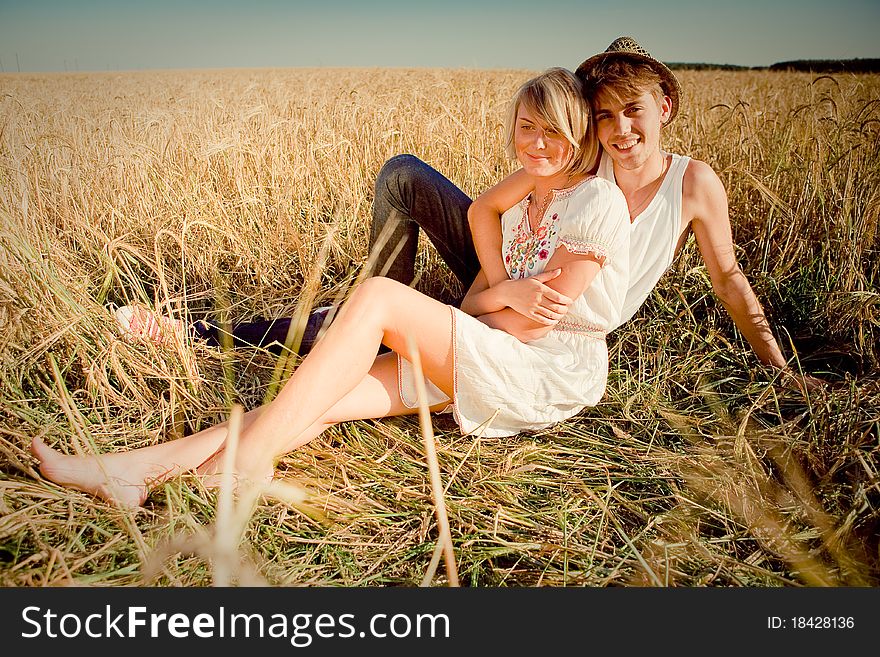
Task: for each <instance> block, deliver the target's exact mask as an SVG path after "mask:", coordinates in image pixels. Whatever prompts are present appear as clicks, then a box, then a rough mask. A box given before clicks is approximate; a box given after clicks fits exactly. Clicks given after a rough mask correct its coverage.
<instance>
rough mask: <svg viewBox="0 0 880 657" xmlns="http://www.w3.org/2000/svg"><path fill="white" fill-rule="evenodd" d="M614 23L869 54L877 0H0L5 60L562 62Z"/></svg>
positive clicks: (81, 64)
mask: <svg viewBox="0 0 880 657" xmlns="http://www.w3.org/2000/svg"><path fill="white" fill-rule="evenodd" d="M623 34H628V35H631V36H634V37H635V38H636V39H637V40H639V41H640V42H641V43H642V44H643V45H644V46H645V47H646V48H647V49H648V50H650V51H651V52H652V54H654V55H655V56H656V57H658V58H659V59H662V60H664V61H668V62H711V63H716V64H739V65H744V66H763V65H769V64H772V63H774V62H777V61H783V60H790V59H838V58H841V59H848V58H853V57H860V58H869V57H870V58H880V46H878V44H880V0H821V1H820V0H727V1H726V2H723V3H713V2H711V1H710V0H666V1H665V2H664V1H663V0H630V1H624V0H603V1H601V2H595V1H593V0H543V1H542V0H535V1H531V2H527V1H524V0H445V1H441V0H372V1H371V0H360V1H358V0H309V1H303V0H287V1H283V0H250V1H248V0H151V1H150V2H140V3H132V2H128V1H126V0H0V64H2V67H3V70H4V71H6V72H10V71H17V70H21V71H64V70H80V71H85V70H98V71H105V70H130V69H152V68H203V67H209V68H226V67H276V66H277V67H288V66H346V67H348V66H367V67H374V66H380V67H387V66H406V67H424V66H432V67H433V66H437V67H450V68H524V69H533V70H539V69H544V68H546V67H548V66H567V67H569V68H574V67H576V66H577V65H578V64H579V63H580V62H581V60H583V59H584V58H585V57H587V56H588V55H591V54H593V53H594V52H598V51H600V50H604V49H605V47H606V46H607V45H608V44H609V43H610V42H611V41H612V40H613V39H614V38H615V37H617V36H619V35H623Z"/></svg>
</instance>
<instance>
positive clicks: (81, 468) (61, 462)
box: [31, 438, 149, 508]
mask: <svg viewBox="0 0 880 657" xmlns="http://www.w3.org/2000/svg"><path fill="white" fill-rule="evenodd" d="M31 453H32V454H33V455H34V456H35V457H37V459H38V460H39V461H40V472H41V473H42V474H43V476H44V477H45V478H46V479H48V480H49V481H52V482H55V483H56V484H58V485H60V486H65V487H67V488H74V489H76V490H79V491H83V492H84V493H90V494H92V495H95V496H97V497H100V498H101V499H102V500H106V501H107V502H110V503H111V504H115V505H117V506H120V507H124V508H136V507H140V506H142V505H143V503H144V501H145V500H146V499H147V495H148V493H149V490H148V489H147V485H146V484H145V483H144V480H141V481H140V482H137V480H135V482H136V483H133V482H132V481H131V480H130V477H131V474H132V473H129V472H127V471H125V470H122V469H120V468H119V465H118V464H114V462H113V461H114V459H113V458H112V457H113V455H112V454H108V455H107V456H103V457H97V456H68V455H67V454H62V453H61V452H57V451H55V450H54V449H52V448H51V447H49V446H48V445H47V444H46V443H44V442H43V441H42V440H40V439H39V438H34V439H33V441H32V442H31ZM114 465H116V467H115V468H114Z"/></svg>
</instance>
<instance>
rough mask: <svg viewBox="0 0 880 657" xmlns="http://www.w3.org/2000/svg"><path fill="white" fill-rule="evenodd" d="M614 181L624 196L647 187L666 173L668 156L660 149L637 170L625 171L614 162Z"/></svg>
mask: <svg viewBox="0 0 880 657" xmlns="http://www.w3.org/2000/svg"><path fill="white" fill-rule="evenodd" d="M613 167H614V181H615V183H617V186H618V187H620V189H621V191H623V193H624V195H629V194H630V193H632V192H634V191H637V190H639V189H642V188H644V187H647V186H648V185H650V184H651V183H653V182H655V181H656V180H657V179H658V178H660V177H661V176H663V174H664V173H666V154H665V153H663V152H662V151H660V150H659V149H658V150H657V151H655V152H654V153H653V154H652V155H651V157H649V158H648V160H647V161H646V162H645V163H644V164H642V165H641V166H639V167H638V168H636V169H624V168H623V167H620V166H618V165H617V163H616V162H613Z"/></svg>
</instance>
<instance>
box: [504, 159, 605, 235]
mask: <svg viewBox="0 0 880 657" xmlns="http://www.w3.org/2000/svg"><path fill="white" fill-rule="evenodd" d="M595 177H596V176H595V175H594V174H590V175H588V176H587V177H586V178H584V179H583V180H579V181H578V182H576V183H575V184H574V185H569V186H568V187H563V188H561V189H551V190H550V192H549V194H550V200H549V201H548V202H547V207H546V208H544V214H543V215H541V216H540V217H538V223H537V225H536V226H535V228H534V230H533V229H532V224H531V222H530V221H529V206H530V205H531V204H532V193H531V192H529V195H528V196H526V197H525V198H524V199H523V200H522V201H521V203H522V204H523V223H524V224H525V231H526V233H528V234H530V235H531V234H532V233H534V232H535V231H537V230H538V229H539V228H540V227H541V226H542V225H543V224H544V219H545V218H546V217H547V215H548V214H550V207H551V206H552V205H553V204H554V203H555V202H556V201H557V200H558V199H559V198H560V197H561V196H568V195H569V194H571V193H572V192H573V191H575V190H576V189H577V188H578V187H580V186H581V185H583V184H584V183H585V182H588V181H590V180H592V179H593V178H595ZM551 216H552V215H551Z"/></svg>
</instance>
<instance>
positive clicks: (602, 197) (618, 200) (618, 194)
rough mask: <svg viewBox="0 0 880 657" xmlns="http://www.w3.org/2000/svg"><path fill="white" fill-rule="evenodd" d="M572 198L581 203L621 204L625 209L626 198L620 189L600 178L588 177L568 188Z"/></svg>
mask: <svg viewBox="0 0 880 657" xmlns="http://www.w3.org/2000/svg"><path fill="white" fill-rule="evenodd" d="M570 190H571V195H572V197H573V198H577V199H578V200H579V201H581V202H583V203H585V204H586V203H609V204H612V205H615V204H623V206H624V207H626V197H625V196H624V195H623V192H622V191H620V187H618V186H617V185H615V184H614V183H613V182H611V181H610V180H606V179H605V178H602V177H601V176H590V177H588V178H585V179H584V180H582V181H581V182H579V183H578V184H577V185H575V186H574V187H571V188H570Z"/></svg>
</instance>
